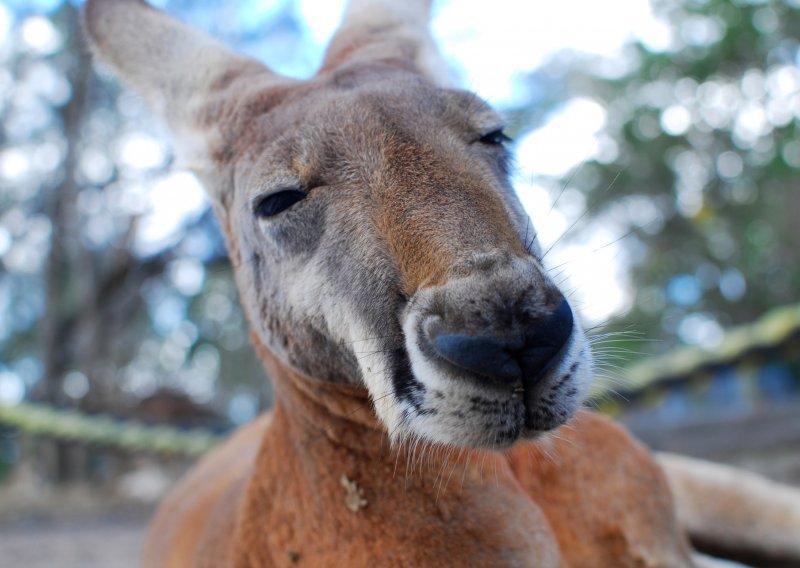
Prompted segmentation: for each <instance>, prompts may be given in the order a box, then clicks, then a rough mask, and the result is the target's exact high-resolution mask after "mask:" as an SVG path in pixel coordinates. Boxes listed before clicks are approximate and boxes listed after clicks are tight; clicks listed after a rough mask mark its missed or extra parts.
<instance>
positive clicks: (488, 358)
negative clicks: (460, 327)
mask: <svg viewBox="0 0 800 568" xmlns="http://www.w3.org/2000/svg"><path fill="white" fill-rule="evenodd" d="M432 344H433V347H434V350H435V351H436V352H437V353H438V354H439V355H440V356H441V357H442V358H443V359H445V360H446V361H449V362H450V363H452V364H453V365H455V366H456V367H460V368H462V369H465V370H467V371H471V372H473V373H475V374H478V375H481V376H483V377H487V378H490V379H498V380H502V381H513V380H517V379H519V378H520V377H521V376H522V369H521V368H520V364H519V362H518V361H517V358H516V357H515V352H517V351H518V350H519V349H520V348H521V347H522V345H523V342H522V340H521V339H516V340H510V339H499V338H496V337H472V336H469V335H457V334H448V335H439V336H437V337H434V338H432Z"/></svg>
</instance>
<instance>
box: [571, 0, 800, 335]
mask: <svg viewBox="0 0 800 568" xmlns="http://www.w3.org/2000/svg"><path fill="white" fill-rule="evenodd" d="M799 7H800V3H798V2H796V1H789V0H785V1H771V2H766V1H764V2H761V1H755V0H751V1H742V0H740V1H736V2H730V1H728V0H683V1H682V2H677V3H676V2H659V3H658V4H657V5H656V10H657V12H658V13H659V14H660V15H661V16H662V17H664V18H665V19H666V20H667V21H668V22H669V24H670V27H671V29H672V32H673V38H672V46H671V47H670V48H669V49H668V50H666V51H663V52H657V51H651V50H649V49H648V48H647V47H646V46H645V45H644V44H642V43H636V44H633V45H630V46H629V47H628V48H627V52H626V54H625V58H624V59H625V63H624V66H627V68H628V69H630V71H629V72H627V73H624V75H623V76H621V77H610V78H609V77H603V76H599V75H598V74H597V73H596V72H595V71H594V70H595V69H598V68H600V67H601V66H598V65H597V64H596V62H595V61H591V60H589V61H587V60H582V61H577V62H574V63H573V64H572V66H571V68H570V70H569V73H567V80H568V82H569V86H568V89H567V90H568V91H569V92H572V93H575V94H582V95H584V96H588V97H591V98H594V99H596V100H598V101H599V102H601V104H603V106H604V107H605V108H606V109H607V112H608V117H607V122H606V126H605V130H604V132H603V135H604V136H605V137H607V145H609V146H610V147H611V148H612V151H611V152H606V154H607V155H606V156H605V159H604V161H600V160H595V161H592V162H590V163H588V164H585V165H583V166H582V167H581V168H580V169H579V170H578V171H577V173H576V174H575V176H574V178H573V179H572V182H571V183H572V185H573V186H574V187H577V188H579V189H580V190H581V191H583V192H584V194H585V196H586V202H587V208H588V211H589V215H588V216H589V217H592V222H594V223H606V222H615V223H622V224H623V225H624V227H625V229H624V230H623V231H622V232H627V231H630V233H631V234H630V236H629V237H626V238H625V239H624V240H623V241H622V243H623V245H624V246H625V247H626V249H627V251H628V253H629V259H630V278H631V284H632V286H631V289H632V294H633V297H632V306H631V310H630V312H629V313H628V314H627V315H625V316H624V317H622V318H620V319H619V320H618V321H617V322H615V325H614V327H622V328H624V329H631V328H632V329H635V330H636V331H637V332H640V333H641V334H642V335H644V336H646V337H647V338H655V339H663V340H664V341H663V342H659V343H657V344H648V345H658V347H657V348H656V349H657V350H665V349H667V348H669V347H670V346H672V345H674V344H677V343H681V342H683V343H689V344H697V345H701V346H711V345H713V344H714V343H715V342H716V341H717V340H718V339H719V337H720V335H721V330H722V328H725V327H728V326H731V325H734V324H739V323H744V322H748V321H752V320H754V319H756V318H757V317H758V316H759V315H760V314H762V313H764V312H765V311H767V310H768V309H769V308H771V307H774V306H776V305H781V304H786V303H790V302H794V301H797V298H798V296H797V293H798V290H800V262H798V257H799V256H800V254H798V228H797V224H798V221H800V187H798V181H797V178H798V174H800V136H798V134H799V131H798V117H800V69H798V61H800V55H799V54H798V45H799V42H798V37H800V9H798V8H799ZM621 66H622V64H621ZM603 68H607V66H603ZM620 172H621V173H620ZM617 175H619V178H618V179H617V180H616V182H614V184H613V187H612V188H611V189H610V190H608V188H609V185H610V184H611V182H612V180H613V179H614V178H615V177H616V176H617ZM565 181H566V180H565ZM621 345H622V346H626V345H625V341H624V340H623V342H622V344H621ZM636 349H637V350H639V351H640V350H641V347H637V348H636Z"/></svg>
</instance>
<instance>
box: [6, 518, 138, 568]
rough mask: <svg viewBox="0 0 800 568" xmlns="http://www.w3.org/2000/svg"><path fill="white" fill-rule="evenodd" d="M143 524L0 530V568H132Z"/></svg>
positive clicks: (59, 524)
mask: <svg viewBox="0 0 800 568" xmlns="http://www.w3.org/2000/svg"><path fill="white" fill-rule="evenodd" d="M145 526H146V521H144V520H142V521H130V520H126V521H118V522H99V521H91V522H81V523H75V522H66V521H59V522H55V523H53V524H46V525H41V524H38V525H36V526H31V527H24V526H14V527H0V551H2V552H0V567H2V568H23V567H24V568H56V567H57V568H101V567H102V568H135V567H137V566H138V565H139V550H140V547H141V543H142V537H143V535H144V530H145Z"/></svg>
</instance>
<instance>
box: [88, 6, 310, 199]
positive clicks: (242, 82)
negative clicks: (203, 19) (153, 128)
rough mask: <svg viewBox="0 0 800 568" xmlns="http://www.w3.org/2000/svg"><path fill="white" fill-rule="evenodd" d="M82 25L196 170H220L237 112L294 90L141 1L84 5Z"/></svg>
mask: <svg viewBox="0 0 800 568" xmlns="http://www.w3.org/2000/svg"><path fill="white" fill-rule="evenodd" d="M83 19H84V30H85V33H86V36H87V38H88V40H89V45H90V48H91V50H92V52H93V53H94V55H95V56H96V57H97V58H98V59H99V60H100V61H101V62H102V63H104V64H105V65H106V66H107V67H109V68H110V70H111V71H112V72H113V73H114V74H115V75H116V76H117V77H118V78H119V79H120V80H121V81H122V82H123V83H125V84H126V85H128V86H130V87H131V88H133V89H134V90H135V91H137V92H138V93H139V94H140V95H142V96H143V97H144V98H145V100H146V101H147V102H148V104H149V107H150V109H151V110H152V111H154V112H155V113H156V114H157V115H158V116H159V117H160V118H161V119H162V120H164V121H165V122H166V123H167V125H168V127H169V129H170V132H171V134H172V137H173V140H174V142H175V147H176V151H177V154H178V158H179V161H181V162H182V165H183V166H184V167H188V168H190V169H193V170H195V171H199V172H203V171H214V170H215V169H218V167H219V163H220V162H221V161H224V160H225V159H226V157H227V155H228V154H229V153H230V152H231V151H232V149H234V148H235V145H236V140H237V138H238V137H240V135H241V129H242V128H243V125H242V124H236V122H239V123H246V122H247V120H248V119H246V117H244V116H243V115H242V114H243V113H242V112H241V110H240V109H242V108H245V109H249V108H253V109H254V111H257V112H262V113H263V112H264V111H265V110H268V109H267V105H269V104H271V103H273V102H276V101H278V100H280V97H279V96H278V92H279V91H285V90H286V88H290V87H291V86H292V85H294V84H296V81H294V80H290V79H286V78H284V77H281V76H279V75H276V74H274V73H272V72H271V71H270V70H269V69H268V68H267V67H265V66H264V65H263V64H262V63H260V62H258V61H256V60H255V59H251V58H249V57H245V56H243V55H240V54H238V53H235V52H234V51H232V50H230V49H228V48H227V47H225V46H224V45H222V44H221V43H219V42H218V41H216V40H215V39H213V38H211V37H210V36H208V35H207V34H205V33H202V32H200V31H198V30H195V29H193V28H191V27H190V26H187V25H185V24H183V23H181V22H179V21H177V20H175V19H173V18H172V17H170V16H168V15H167V14H165V13H164V12H162V11H160V10H157V9H155V8H153V7H151V6H149V5H148V4H146V3H145V2H143V1H141V0H113V1H112V0H88V1H87V2H86V5H85V8H84V11H83ZM249 118H250V119H251V118H252V117H249ZM232 121H233V122H234V123H233V124H232V123H231V122H232ZM208 189H212V188H210V187H209V188H208ZM212 191H213V190H212Z"/></svg>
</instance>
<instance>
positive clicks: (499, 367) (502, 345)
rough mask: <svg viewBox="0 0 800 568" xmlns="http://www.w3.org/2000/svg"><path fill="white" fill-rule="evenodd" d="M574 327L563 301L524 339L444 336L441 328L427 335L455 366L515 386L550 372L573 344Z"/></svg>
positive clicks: (428, 328) (432, 328)
mask: <svg viewBox="0 0 800 568" xmlns="http://www.w3.org/2000/svg"><path fill="white" fill-rule="evenodd" d="M437 323H439V322H437ZM573 323H574V322H573V317H572V310H571V309H570V307H569V304H568V303H567V301H566V300H563V301H562V302H561V303H560V304H559V305H558V307H557V308H556V309H555V310H553V312H551V313H550V314H549V315H548V316H546V317H544V318H542V319H540V320H539V321H537V322H536V323H535V324H534V325H532V326H530V327H529V328H528V329H527V331H526V332H525V334H524V335H522V334H520V335H517V336H512V337H494V336H472V335H463V334H458V333H440V329H436V328H437V327H438V325H430V326H426V333H425V334H424V335H425V336H426V339H427V340H428V342H429V343H430V347H431V349H432V351H434V352H435V353H436V354H437V355H438V356H439V357H441V358H442V359H444V360H445V361H447V362H449V363H451V364H452V365H454V366H456V367H459V368H461V369H464V370H466V371H470V372H472V373H475V374H477V375H480V376H482V377H486V378H489V379H495V380H499V381H507V382H512V381H516V380H519V379H521V378H524V379H527V380H533V379H535V378H536V377H538V376H539V375H541V374H542V373H543V372H544V371H546V370H547V369H548V367H549V366H550V365H551V363H552V362H553V361H554V360H555V359H556V358H557V356H558V354H559V352H560V351H561V350H562V348H563V347H564V345H566V343H567V341H568V340H569V338H570V335H571V334H572V327H573Z"/></svg>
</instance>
